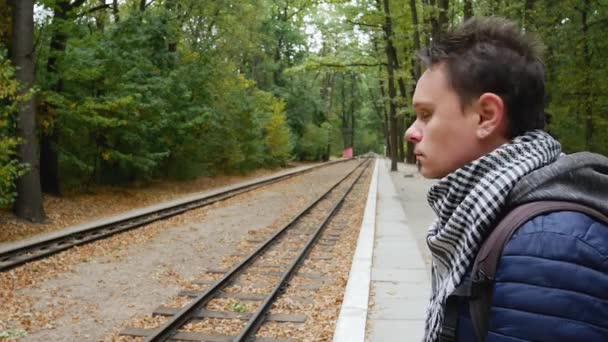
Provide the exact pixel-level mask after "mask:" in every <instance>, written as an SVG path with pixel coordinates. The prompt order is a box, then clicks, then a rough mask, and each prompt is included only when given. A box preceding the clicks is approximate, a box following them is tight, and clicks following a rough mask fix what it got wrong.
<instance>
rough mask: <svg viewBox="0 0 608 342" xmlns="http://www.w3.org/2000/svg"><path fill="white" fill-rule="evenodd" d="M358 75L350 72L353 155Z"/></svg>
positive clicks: (351, 144) (351, 143) (351, 142)
mask: <svg viewBox="0 0 608 342" xmlns="http://www.w3.org/2000/svg"><path fill="white" fill-rule="evenodd" d="M356 86H357V77H356V76H355V73H354V72H351V73H350V147H352V148H353V155H354V153H355V99H356V98H357V94H356Z"/></svg>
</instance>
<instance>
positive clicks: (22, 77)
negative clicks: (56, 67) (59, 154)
mask: <svg viewBox="0 0 608 342" xmlns="http://www.w3.org/2000/svg"><path fill="white" fill-rule="evenodd" d="M12 5H13V20H12V38H11V60H12V61H13V63H14V65H15V68H16V78H17V81H19V83H20V84H21V86H22V90H21V93H22V94H23V93H26V92H28V91H30V89H31V88H32V86H33V85H34V77H35V76H34V0H15V1H13V2H12ZM18 117H19V119H18V121H17V135H18V136H19V137H20V138H21V139H22V142H21V144H20V145H19V148H18V150H17V154H18V156H19V159H20V161H21V162H23V163H27V164H28V165H29V167H30V170H29V171H28V172H27V173H26V174H25V175H23V176H21V177H20V178H19V179H18V180H17V200H16V201H15V205H14V207H13V209H14V211H15V214H16V215H17V216H18V217H21V218H24V219H27V220H30V221H33V222H42V221H43V220H44V216H45V215H44V209H43V207H42V191H41V188H40V170H39V163H38V151H37V150H38V142H37V141H36V107H35V106H34V99H33V98H29V99H28V100H27V101H25V102H23V103H21V104H20V105H19V116H18Z"/></svg>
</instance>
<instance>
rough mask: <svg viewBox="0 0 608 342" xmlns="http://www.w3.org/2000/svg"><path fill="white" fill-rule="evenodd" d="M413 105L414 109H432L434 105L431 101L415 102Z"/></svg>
mask: <svg viewBox="0 0 608 342" xmlns="http://www.w3.org/2000/svg"><path fill="white" fill-rule="evenodd" d="M412 105H413V106H414V108H417V107H432V106H433V103H432V102H431V101H424V100H422V101H414V102H413V103H412Z"/></svg>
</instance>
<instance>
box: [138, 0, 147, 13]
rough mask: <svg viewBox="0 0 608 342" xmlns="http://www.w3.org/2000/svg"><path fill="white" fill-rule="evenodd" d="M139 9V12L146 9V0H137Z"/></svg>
mask: <svg viewBox="0 0 608 342" xmlns="http://www.w3.org/2000/svg"><path fill="white" fill-rule="evenodd" d="M139 10H140V11H141V12H143V11H145V10H146V0H139Z"/></svg>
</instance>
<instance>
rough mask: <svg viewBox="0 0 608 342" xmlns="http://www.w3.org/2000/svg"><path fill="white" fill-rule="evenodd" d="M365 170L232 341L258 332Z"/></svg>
mask: <svg viewBox="0 0 608 342" xmlns="http://www.w3.org/2000/svg"><path fill="white" fill-rule="evenodd" d="M366 166H367V164H366ZM365 170H366V168H363V170H362V171H361V172H360V173H359V175H358V176H357V178H355V180H354V181H353V183H352V184H351V185H350V186H349V188H348V190H346V192H345V193H344V195H342V197H341V198H340V200H339V201H338V203H336V205H335V206H334V207H333V208H332V209H331V211H330V213H329V215H327V217H325V219H324V220H323V222H321V223H320V224H319V226H318V227H317V229H316V230H315V232H314V233H313V234H312V236H311V237H310V239H308V242H307V243H306V245H305V246H304V248H302V250H301V251H300V253H299V255H298V257H297V258H296V259H295V260H294V261H293V262H292V264H291V265H290V266H289V268H288V269H287V270H286V271H285V272H284V273H283V275H282V276H281V279H280V280H279V282H278V283H277V285H275V287H274V288H273V289H272V292H271V293H270V295H269V296H268V297H266V299H265V300H264V302H263V303H262V304H261V305H260V306H259V307H258V309H257V310H256V312H255V313H254V314H253V315H252V317H251V318H249V321H248V322H247V324H246V325H245V327H244V328H243V330H242V331H241V333H240V334H239V335H238V336H237V338H235V339H234V341H235V342H237V341H238V342H241V341H245V340H246V339H248V338H249V337H250V336H251V335H252V334H255V333H256V332H257V331H258V329H259V328H260V326H261V325H262V323H263V322H264V318H265V317H266V315H267V313H268V309H269V308H270V305H271V304H272V302H273V301H274V300H275V298H276V297H277V296H278V294H279V292H280V291H281V289H282V288H283V286H285V284H286V283H287V282H288V281H289V280H290V279H291V277H292V276H293V274H294V273H295V271H296V269H298V268H299V266H300V265H301V263H302V261H303V260H304V259H305V258H306V256H307V255H308V254H309V252H310V250H311V249H312V247H313V246H314V244H315V242H316V241H317V240H318V239H319V237H320V236H321V233H323V231H324V230H325V227H326V226H327V224H328V223H329V222H330V220H331V219H332V218H333V217H334V215H335V214H336V213H337V212H338V209H339V208H340V207H341V206H342V204H343V203H344V200H345V199H346V197H347V196H348V194H350V192H351V191H352V190H353V188H354V187H355V184H357V182H358V181H359V178H361V176H362V175H363V173H364V172H365Z"/></svg>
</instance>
